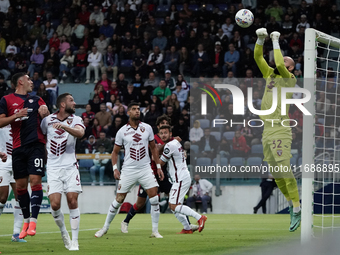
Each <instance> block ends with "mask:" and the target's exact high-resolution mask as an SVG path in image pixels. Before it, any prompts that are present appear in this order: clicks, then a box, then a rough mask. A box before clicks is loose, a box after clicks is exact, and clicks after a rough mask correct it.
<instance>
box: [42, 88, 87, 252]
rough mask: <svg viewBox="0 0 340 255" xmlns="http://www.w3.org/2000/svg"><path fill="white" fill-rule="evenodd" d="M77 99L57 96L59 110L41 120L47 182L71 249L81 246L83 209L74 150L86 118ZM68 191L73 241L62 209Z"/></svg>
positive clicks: (55, 214) (57, 219) (55, 211)
mask: <svg viewBox="0 0 340 255" xmlns="http://www.w3.org/2000/svg"><path fill="white" fill-rule="evenodd" d="M75 105H76V103H75V102H74V99H73V97H72V95H71V94H69V93H64V94H62V95H60V96H59V97H58V98H57V107H58V109H59V111H57V112H56V113H53V114H51V115H49V116H47V117H46V118H45V119H43V121H42V123H41V130H42V132H43V134H45V135H46V137H47V144H46V150H47V165H46V168H47V183H48V187H49V190H48V197H49V199H50V202H51V207H52V216H53V218H54V221H55V223H56V224H57V226H58V227H59V229H60V232H61V236H62V239H63V241H64V245H65V247H66V248H67V249H69V250H70V251H74V250H79V245H78V233H79V222H80V211H79V208H78V195H79V193H81V192H82V189H81V184H80V175H79V170H78V163H77V158H76V153H75V147H76V140H77V138H79V139H80V138H82V137H83V136H84V132H85V126H84V124H83V120H82V119H81V118H80V117H78V116H75V115H73V114H74V113H75ZM63 193H65V194H66V198H67V203H68V208H69V209H70V225H71V230H72V241H71V240H70V236H69V234H68V232H67V230H66V226H65V222H64V214H63V212H62V211H61V209H60V202H61V196H62V194H63Z"/></svg>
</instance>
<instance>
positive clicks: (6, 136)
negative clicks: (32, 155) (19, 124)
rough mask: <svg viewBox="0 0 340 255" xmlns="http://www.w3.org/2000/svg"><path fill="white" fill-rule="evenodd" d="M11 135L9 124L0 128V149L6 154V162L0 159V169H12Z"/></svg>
mask: <svg viewBox="0 0 340 255" xmlns="http://www.w3.org/2000/svg"><path fill="white" fill-rule="evenodd" d="M12 150H13V135H12V128H11V125H7V126H6V127H3V128H0V151H1V152H4V153H6V154H7V160H6V162H2V160H0V170H9V171H12Z"/></svg>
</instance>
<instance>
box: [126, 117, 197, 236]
mask: <svg viewBox="0 0 340 255" xmlns="http://www.w3.org/2000/svg"><path fill="white" fill-rule="evenodd" d="M170 122H171V119H170V118H169V117H168V116H167V115H165V114H163V115H162V116H159V117H158V118H157V120H156V126H157V128H158V130H159V128H160V127H161V126H163V125H168V126H169V125H170ZM172 139H177V140H178V141H179V142H180V141H181V138H179V137H175V138H171V140H172ZM155 143H156V144H157V147H158V148H159V149H161V151H163V147H164V145H165V143H164V142H163V141H162V139H161V138H160V136H159V134H155ZM151 168H152V170H153V171H154V174H155V176H156V179H157V182H158V184H159V188H158V193H162V192H164V193H165V194H166V195H167V196H169V192H170V189H171V183H170V182H169V179H168V178H164V180H163V181H160V180H159V178H158V177H157V166H156V162H155V161H154V160H153V159H152V160H151ZM162 170H163V173H164V176H167V170H166V165H164V166H163V167H162ZM137 196H138V198H137V202H136V203H135V204H134V205H133V206H131V208H130V210H129V212H128V214H127V215H126V217H125V219H124V220H123V221H122V222H121V231H122V233H128V225H129V223H130V220H132V218H133V217H134V216H135V215H136V213H137V212H138V211H139V210H140V209H142V208H143V207H144V205H145V203H146V199H147V196H148V194H147V193H146V191H145V189H144V188H143V187H142V186H141V185H139V189H138V194H137ZM162 203H163V204H164V205H165V204H167V203H168V199H167V200H164V201H162V202H160V205H162ZM165 210H166V208H165ZM190 227H191V229H192V230H193V231H196V230H198V226H197V225H191V224H190Z"/></svg>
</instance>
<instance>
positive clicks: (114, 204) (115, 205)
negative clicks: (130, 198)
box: [104, 199, 122, 229]
mask: <svg viewBox="0 0 340 255" xmlns="http://www.w3.org/2000/svg"><path fill="white" fill-rule="evenodd" d="M121 205H122V204H121V203H118V202H117V200H116V199H115V200H113V202H112V204H111V205H110V208H109V211H108V212H107V216H106V220H105V224H104V227H105V228H107V229H109V227H110V224H111V222H112V220H113V219H114V217H115V216H116V214H117V212H118V210H119V207H120V206H121Z"/></svg>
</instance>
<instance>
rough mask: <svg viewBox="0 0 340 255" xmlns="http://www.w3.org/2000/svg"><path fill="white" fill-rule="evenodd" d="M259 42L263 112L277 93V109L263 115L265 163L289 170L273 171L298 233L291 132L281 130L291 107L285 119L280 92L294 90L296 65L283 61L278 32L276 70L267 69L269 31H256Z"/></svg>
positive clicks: (274, 36) (274, 37)
mask: <svg viewBox="0 0 340 255" xmlns="http://www.w3.org/2000/svg"><path fill="white" fill-rule="evenodd" d="M256 34H257V37H258V38H257V41H256V44H255V50H254V59H255V61H256V64H257V66H258V67H259V69H260V71H261V73H262V75H263V78H264V79H265V80H266V88H265V91H264V95H263V98H262V103H261V110H268V109H270V108H271V107H272V104H273V90H274V89H276V90H277V99H278V102H277V108H276V110H275V111H274V112H273V113H271V114H269V115H261V116H260V118H261V119H262V120H263V121H264V130H263V136H262V137H263V138H262V144H263V154H264V161H267V162H268V165H269V166H271V167H278V168H279V169H283V168H286V169H288V170H289V171H287V172H284V171H279V172H274V171H272V172H271V174H272V175H273V176H274V178H275V182H276V184H277V187H278V188H279V189H280V191H281V192H282V193H283V195H284V196H285V198H286V199H287V201H288V204H289V211H290V217H291V219H290V222H291V223H290V227H289V231H291V232H293V231H295V230H296V229H297V228H298V227H299V226H300V222H301V210H300V197H299V191H298V187H297V183H296V179H295V177H294V174H293V173H292V170H291V167H290V158H291V157H292V155H291V153H290V150H291V144H292V130H291V128H290V127H289V126H288V127H287V126H282V125H281V122H282V121H284V120H288V119H290V118H289V116H288V111H289V107H287V109H286V113H285V115H281V89H282V88H284V87H295V84H296V78H295V76H294V74H293V71H294V67H295V62H294V60H293V59H292V58H291V57H287V56H286V57H283V56H282V53H281V50H280V45H279V37H280V33H279V32H276V31H274V32H272V33H271V34H270V38H271V39H272V41H273V48H274V60H275V65H276V67H275V68H271V67H270V66H268V64H267V62H266V61H265V59H264V58H263V44H264V41H265V38H266V37H267V36H268V33H267V29H265V28H259V29H257V30H256ZM292 96H293V93H287V98H292Z"/></svg>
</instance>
